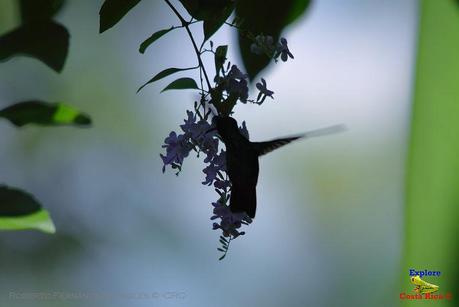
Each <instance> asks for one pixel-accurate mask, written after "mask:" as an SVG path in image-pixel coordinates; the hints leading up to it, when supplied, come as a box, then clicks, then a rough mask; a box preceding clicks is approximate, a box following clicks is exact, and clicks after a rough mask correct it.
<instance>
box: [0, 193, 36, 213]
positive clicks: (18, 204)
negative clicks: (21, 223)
mask: <svg viewBox="0 0 459 307" xmlns="http://www.w3.org/2000/svg"><path fill="white" fill-rule="evenodd" d="M40 210H41V205H40V204H39V203H38V202H37V201H36V200H35V199H34V198H33V196H32V195H30V194H29V193H26V192H24V191H21V190H19V189H15V188H11V187H7V186H4V185H0V216H21V215H28V214H32V213H35V212H38V211H40Z"/></svg>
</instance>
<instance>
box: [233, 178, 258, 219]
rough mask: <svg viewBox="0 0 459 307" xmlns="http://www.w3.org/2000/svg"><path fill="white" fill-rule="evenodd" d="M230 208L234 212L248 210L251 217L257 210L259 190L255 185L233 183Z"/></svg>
mask: <svg viewBox="0 0 459 307" xmlns="http://www.w3.org/2000/svg"><path fill="white" fill-rule="evenodd" d="M230 209H231V211H232V212H234V213H236V212H246V213H247V215H248V216H250V217H251V218H254V217H255V211H256V210H257V191H256V186H255V185H253V186H252V185H241V184H233V185H232V186H231V199H230Z"/></svg>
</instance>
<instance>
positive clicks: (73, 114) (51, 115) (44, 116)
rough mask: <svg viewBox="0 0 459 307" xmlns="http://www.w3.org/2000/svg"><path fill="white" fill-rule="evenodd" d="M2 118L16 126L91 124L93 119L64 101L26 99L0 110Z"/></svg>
mask: <svg viewBox="0 0 459 307" xmlns="http://www.w3.org/2000/svg"><path fill="white" fill-rule="evenodd" d="M0 118H5V119H7V120H9V121H10V122H11V123H13V124H14V125H15V126H18V127H22V126H24V125H27V124H36V125H42V126H65V125H74V126H89V125H90V124H91V119H90V118H89V117H88V116H87V115H85V114H83V113H80V112H79V111H78V110H76V109H75V108H73V107H71V106H68V105H65V104H63V103H47V102H42V101H25V102H20V103H17V104H14V105H12V106H9V107H7V108H5V109H3V110H0Z"/></svg>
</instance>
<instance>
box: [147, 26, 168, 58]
mask: <svg viewBox="0 0 459 307" xmlns="http://www.w3.org/2000/svg"><path fill="white" fill-rule="evenodd" d="M174 29H176V28H174V27H170V28H169V29H163V30H159V31H157V32H155V33H153V34H152V35H151V36H150V37H149V38H147V39H146V40H145V41H143V43H142V44H140V47H139V52H140V53H142V54H143V53H144V52H145V50H147V48H148V47H149V46H150V45H151V44H153V43H154V42H155V41H156V40H157V39H159V38H160V37H161V36H163V35H165V34H166V33H169V32H170V31H171V30H174Z"/></svg>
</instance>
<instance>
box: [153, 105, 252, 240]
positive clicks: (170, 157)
mask: <svg viewBox="0 0 459 307" xmlns="http://www.w3.org/2000/svg"><path fill="white" fill-rule="evenodd" d="M197 117H198V116H197V115H196V113H193V112H192V111H187V118H186V119H185V120H184V124H182V125H180V128H181V130H182V131H183V133H182V134H179V135H177V133H176V132H175V131H172V132H171V133H170V134H169V136H168V137H167V138H166V139H165V140H164V143H165V144H164V145H163V146H162V147H163V148H165V149H166V154H165V155H163V154H160V156H161V159H162V160H163V164H164V165H163V172H164V171H165V169H166V166H167V165H170V166H171V167H172V168H173V169H178V170H179V171H178V172H177V174H178V173H179V172H180V170H181V168H182V164H183V160H184V158H186V157H187V156H188V155H189V153H190V152H191V151H192V150H194V151H196V152H197V153H198V154H199V153H200V152H202V153H204V154H205V155H206V157H205V159H204V163H206V164H207V165H206V167H205V168H204V169H203V172H204V174H205V180H204V181H203V182H202V184H204V185H208V186H211V185H213V186H214V188H215V190H216V192H217V193H218V194H219V195H220V199H219V200H218V201H217V202H215V203H213V206H214V209H213V214H214V215H213V216H212V217H211V219H212V220H215V219H217V218H219V219H221V221H220V222H219V223H217V222H214V223H213V229H221V230H222V232H223V236H225V237H228V236H232V238H233V239H234V238H236V237H238V236H239V235H243V234H244V232H239V231H238V230H237V229H239V228H240V227H241V225H242V224H245V225H248V224H249V223H251V221H252V220H251V219H250V218H249V217H248V216H247V215H246V214H245V213H233V212H231V210H230V208H229V207H228V205H227V204H226V201H223V200H227V199H229V197H230V189H231V182H230V180H229V179H228V176H227V174H226V153H225V150H223V149H221V150H220V151H219V150H218V147H219V146H218V145H219V139H218V138H217V133H216V131H215V129H213V126H212V125H211V124H210V123H209V122H208V121H207V120H206V119H200V120H199V121H197ZM239 129H240V131H241V133H242V134H243V135H244V136H245V137H247V139H248V138H249V132H248V130H247V126H246V124H245V122H243V123H242V126H241V127H240V128H239Z"/></svg>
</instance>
